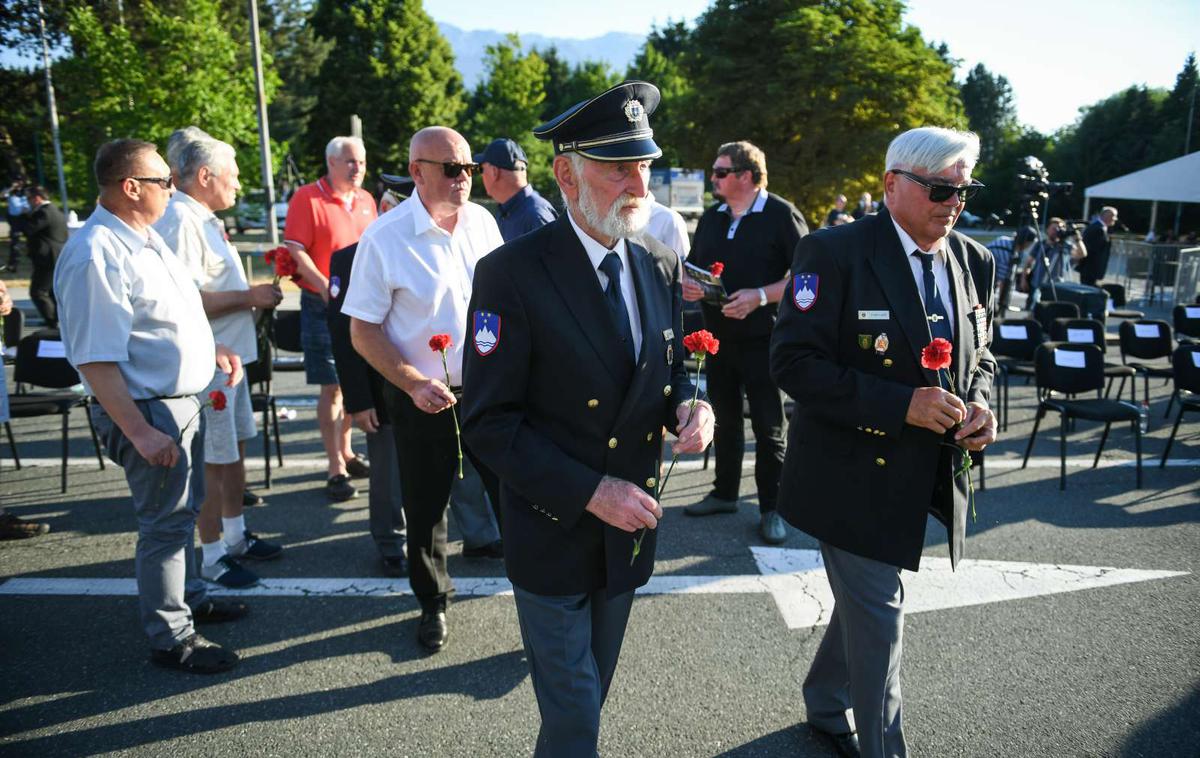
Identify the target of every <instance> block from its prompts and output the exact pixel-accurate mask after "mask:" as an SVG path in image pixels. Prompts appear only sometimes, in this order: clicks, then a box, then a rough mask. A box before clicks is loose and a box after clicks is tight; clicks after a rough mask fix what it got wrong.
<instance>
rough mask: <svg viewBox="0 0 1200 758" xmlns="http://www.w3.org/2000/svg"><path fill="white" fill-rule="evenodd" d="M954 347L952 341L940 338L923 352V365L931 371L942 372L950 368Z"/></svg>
mask: <svg viewBox="0 0 1200 758" xmlns="http://www.w3.org/2000/svg"><path fill="white" fill-rule="evenodd" d="M953 350H954V345H952V344H950V340H948V339H944V338H942V337H938V338H937V339H935V340H934V341H933V342H930V343H929V344H928V345H926V346H925V348H924V349H923V350H922V351H921V365H922V366H924V367H925V368H927V369H929V370H930V371H941V370H942V369H944V368H950V354H951V353H952V352H953Z"/></svg>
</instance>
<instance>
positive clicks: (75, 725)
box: [0, 374, 1200, 758]
mask: <svg viewBox="0 0 1200 758" xmlns="http://www.w3.org/2000/svg"><path fill="white" fill-rule="evenodd" d="M277 378H278V381H277V383H276V387H275V392H276V394H277V395H278V396H280V398H281V400H280V402H281V404H282V405H285V406H290V407H292V408H295V409H297V416H296V418H295V419H294V420H285V421H282V422H281V423H282V429H283V437H284V439H283V444H284V455H285V464H286V465H285V466H284V468H283V469H282V470H276V471H275V472H274V476H273V483H272V487H271V488H270V489H269V490H268V489H265V488H264V487H263V482H262V474H263V471H262V458H261V455H262V454H261V447H260V445H261V438H260V439H259V440H255V441H254V442H252V443H251V444H250V449H249V457H250V461H251V468H250V472H249V481H250V486H251V487H252V488H254V489H256V490H257V491H259V492H261V493H262V494H263V495H264V496H265V497H266V500H267V502H266V504H265V505H264V506H261V507H255V508H250V509H247V512H246V518H247V523H248V525H249V527H250V528H251V529H253V530H255V531H257V532H259V533H261V534H262V535H263V536H265V537H268V538H270V539H273V540H278V541H280V542H282V543H283V544H284V545H285V554H284V556H283V558H282V559H281V560H279V561H275V562H271V563H267V564H255V565H253V566H252V568H254V569H255V570H257V571H259V573H260V574H261V575H262V576H263V577H264V580H265V583H266V584H267V585H268V587H271V586H274V587H276V590H277V591H275V590H272V591H264V592H261V593H260V594H258V595H255V596H251V597H249V598H248V599H247V602H249V603H250V605H251V608H252V613H251V615H250V616H249V617H248V618H246V619H244V620H242V621H239V622H236V623H233V624H226V625H221V626H213V627H204V628H203V630H202V631H203V632H204V634H206V635H207V636H209V637H210V638H212V639H214V640H216V641H218V642H221V643H222V644H228V645H230V646H232V647H233V648H235V649H237V650H238V651H239V652H240V653H241V655H242V658H243V660H242V664H241V665H240V666H239V667H238V668H237V669H235V670H234V671H232V672H230V673H228V674H224V675H217V676H212V677H197V676H194V675H187V674H181V673H175V672H169V671H164V670H161V669H158V668H156V667H154V666H152V665H150V664H149V662H148V660H147V645H146V641H145V639H144V636H143V635H142V633H141V631H140V628H139V625H138V622H137V610H136V598H135V597H133V596H132V595H129V594H121V593H122V592H127V591H128V587H129V581H128V580H129V579H130V578H131V577H132V576H133V547H134V541H135V533H134V531H133V530H134V516H133V514H132V512H131V509H130V505H129V501H128V497H127V490H126V489H125V485H124V480H123V478H122V475H121V472H120V470H119V469H117V468H116V467H115V466H113V465H112V464H111V463H109V464H108V466H107V468H106V470H104V471H100V470H99V467H98V463H97V461H96V458H95V456H94V454H93V451H92V449H91V444H90V441H89V439H88V436H87V430H86V427H85V424H84V421H83V417H82V416H81V415H80V414H79V413H78V412H77V413H76V414H75V416H74V418H73V420H72V427H71V448H70V455H71V465H70V467H69V473H70V480H69V490H68V492H67V494H66V495H63V494H61V493H60V492H59V479H58V476H59V471H58V459H57V456H58V427H57V424H56V423H55V422H53V421H51V422H47V421H45V420H18V421H14V422H13V424H12V427H13V432H14V435H15V438H16V440H17V443H18V446H19V451H20V454H21V457H22V459H23V462H24V464H25V465H24V467H23V468H22V469H21V470H19V471H16V470H14V468H13V465H12V457H11V455H10V454H8V447H7V445H0V453H3V457H2V458H0V503H2V504H3V505H4V506H5V507H6V508H9V509H10V510H11V511H12V512H13V513H16V514H18V515H20V516H22V517H24V518H30V519H35V520H39V521H46V522H48V523H49V524H50V525H51V527H52V531H51V532H50V534H48V535H46V536H43V537H39V538H36V539H33V540H25V541H20V542H4V543H0V651H3V652H2V653H0V656H2V657H3V666H0V755H30V756H58V755H63V756H67V755H70V756H75V755H92V754H118V755H120V754H128V755H134V754H136V755H212V756H240V755H262V756H275V755H279V756H326V755H388V756H393V755H394V756H429V755H435V756H515V755H527V754H530V753H531V752H532V745H533V741H534V737H535V735H536V730H537V724H538V718H537V709H536V703H535V700H534V697H533V691H532V688H531V686H530V682H529V675H528V671H527V667H526V663H525V660H524V655H523V652H522V648H521V642H520V636H519V633H518V629H517V623H516V616H515V613H514V609H513V603H512V598H511V596H509V595H506V594H504V592H503V589H504V582H503V567H502V565H501V564H500V563H499V562H498V561H489V560H476V559H466V558H464V557H462V555H461V543H460V542H458V533H457V531H456V529H455V528H454V527H453V525H452V528H451V539H452V540H454V542H453V543H452V547H451V551H452V556H451V559H450V571H451V574H452V575H453V576H455V577H458V578H459V580H460V594H459V596H458V597H457V598H456V600H455V602H454V603H453V604H452V606H451V608H450V615H449V619H450V635H451V636H450V643H449V646H448V647H447V648H446V650H445V651H443V652H442V653H439V654H436V655H427V654H425V653H424V652H423V651H422V650H421V648H420V647H419V646H418V645H417V643H416V639H415V635H416V623H417V618H418V607H417V604H416V602H415V600H414V598H413V597H412V596H411V595H409V594H405V593H404V592H403V590H404V589H405V583H404V582H403V580H400V581H398V582H395V581H394V582H392V583H390V584H389V583H384V584H383V585H381V586H382V589H381V588H380V587H375V586H374V585H370V582H371V581H378V582H382V581H383V580H382V575H381V573H380V571H379V566H378V561H377V558H376V555H375V551H374V547H373V545H372V542H371V540H370V537H369V536H368V534H367V511H366V497H365V495H363V496H360V497H359V498H357V499H355V500H352V501H349V502H347V503H341V504H330V503H328V502H327V501H326V499H325V497H324V495H323V493H322V491H321V485H322V484H323V481H324V471H323V469H322V466H321V455H320V442H319V439H318V437H317V433H316V419H315V412H314V410H313V409H312V399H313V393H312V392H311V391H310V390H309V388H307V387H305V386H304V385H303V384H302V377H301V376H300V375H298V374H280V375H278V377H277ZM1139 392H1140V387H1139ZM1152 392H1153V398H1154V404H1153V407H1152V420H1151V430H1150V434H1149V437H1148V438H1147V440H1146V445H1145V450H1146V459H1145V465H1146V468H1145V471H1144V474H1145V481H1144V484H1143V487H1142V488H1140V489H1137V488H1135V486H1134V471H1133V468H1132V466H1131V463H1132V456H1133V452H1132V437H1131V434H1130V432H1129V430H1128V429H1114V431H1113V433H1112V435H1111V437H1110V440H1109V443H1108V446H1107V450H1106V452H1105V455H1104V458H1103V461H1102V464H1101V466H1100V467H1099V468H1097V469H1092V468H1090V464H1091V458H1090V455H1091V453H1092V452H1093V451H1094V450H1095V445H1096V442H1097V441H1098V439H1099V431H1100V430H1099V428H1098V427H1097V426H1096V425H1094V424H1088V423H1082V422H1081V423H1080V424H1078V426H1077V427H1076V429H1075V430H1074V431H1072V432H1071V434H1070V436H1069V444H1068V454H1069V457H1070V460H1071V465H1070V467H1069V477H1068V483H1067V489H1066V490H1065V491H1060V490H1059V489H1058V427H1057V423H1056V421H1057V419H1055V418H1054V417H1051V420H1050V421H1049V423H1048V425H1047V424H1043V427H1044V431H1043V432H1041V433H1040V434H1039V441H1038V444H1037V446H1036V448H1035V450H1034V456H1033V459H1032V461H1031V465H1030V467H1029V468H1027V469H1025V470H1021V469H1020V468H1019V465H1020V455H1021V453H1022V452H1023V450H1024V442H1025V440H1026V439H1027V438H1028V434H1029V430H1030V428H1031V424H1032V410H1033V394H1034V391H1033V389H1032V388H1031V387H1025V386H1020V385H1018V386H1015V387H1014V391H1013V417H1012V423H1011V425H1010V428H1009V431H1008V433H1007V435H1006V437H1005V439H1004V440H1003V441H1001V442H1000V443H998V444H997V445H996V446H995V447H994V448H992V449H991V450H990V452H989V456H988V458H987V466H986V488H985V489H981V490H980V491H979V492H978V495H977V509H978V521H977V522H976V523H973V524H969V525H968V542H967V548H966V549H967V557H968V558H969V559H972V560H979V561H1001V562H1006V564H1005V565H1010V564H1011V566H1012V567H1013V569H1012V573H1011V576H1010V577H1008V578H1005V579H1004V583H1008V584H1009V585H1011V589H1012V590H1013V592H1012V593H1011V594H1015V595H1021V596H1018V597H1012V598H1011V599H999V595H997V594H995V593H994V592H993V589H992V588H991V587H990V585H989V586H988V587H986V588H985V587H984V585H983V584H982V583H980V584H979V585H978V586H975V587H973V586H971V583H972V582H973V581H975V580H974V579H971V577H972V576H974V575H972V574H970V573H969V572H965V571H960V572H958V573H957V574H955V575H954V576H953V577H951V578H950V579H949V580H948V581H949V584H947V585H945V586H941V585H939V587H938V589H936V590H929V589H927V588H926V589H922V592H924V593H926V594H925V595H923V596H922V597H923V598H924V601H925V602H926V604H927V605H930V606H931V607H934V609H932V610H926V611H922V612H911V613H910V614H909V615H908V618H907V621H906V628H905V637H904V648H905V649H904V661H903V668H902V673H901V678H902V684H903V691H904V718H905V729H906V735H907V738H908V744H909V748H910V753H911V754H912V755H914V756H1147V757H1151V756H1153V757H1155V758H1158V757H1159V756H1189V757H1192V756H1197V755H1200V748H1198V747H1197V746H1200V624H1197V619H1200V579H1198V578H1197V571H1198V569H1200V528H1198V527H1197V524H1198V522H1200V502H1198V498H1197V490H1198V484H1200V476H1198V469H1197V461H1198V460H1200V424H1197V423H1196V419H1197V417H1192V418H1193V420H1191V421H1189V422H1186V423H1185V424H1184V426H1183V427H1182V428H1181V431H1180V435H1181V436H1180V440H1179V441H1177V443H1176V446H1175V448H1174V451H1173V454H1172V459H1173V464H1172V465H1170V466H1168V467H1167V468H1163V469H1160V468H1158V466H1157V462H1158V461H1157V456H1158V455H1159V454H1161V451H1162V449H1163V446H1164V443H1165V439H1166V436H1167V434H1168V433H1169V431H1170V425H1169V422H1168V421H1167V420H1164V419H1163V417H1162V415H1163V411H1164V409H1165V405H1166V398H1167V394H1168V392H1169V389H1168V388H1166V387H1163V386H1162V384H1161V382H1156V383H1154V386H1153V387H1152ZM357 444H358V446H359V447H360V448H362V447H365V445H363V443H362V440H361V438H359V439H358V440H357ZM752 452H753V450H752V446H751V450H750V453H751V454H752ZM749 460H750V459H748V461H747V467H746V468H745V473H744V479H743V484H742V494H743V505H742V507H741V509H740V510H739V512H738V513H736V514H732V515H721V516H713V517H708V518H701V519H693V518H688V517H685V516H684V515H683V513H682V509H683V506H684V505H686V504H688V503H690V502H693V501H694V500H697V499H699V498H700V497H702V496H703V495H704V494H705V493H706V491H707V487H708V483H709V481H710V476H711V469H708V470H704V469H703V468H702V466H703V463H702V461H701V460H700V459H699V458H689V459H686V460H685V461H684V464H683V467H682V469H681V471H679V472H677V473H676V474H674V475H673V476H672V481H671V483H670V485H669V487H668V492H667V494H666V496H665V498H664V506H665V508H666V516H665V518H664V519H663V521H662V523H661V525H660V527H659V528H660V542H659V561H658V567H657V572H656V577H655V580H654V583H652V590H653V593H654V594H643V595H641V596H639V598H638V599H637V601H636V602H635V603H634V608H633V614H632V618H631V619H630V623H629V631H628V635H627V638H626V643H625V647H624V652H623V655H622V658H621V662H620V665H619V667H618V670H617V675H616V679H615V682H614V684H613V688H612V692H611V695H610V698H609V702H608V704H607V706H606V707H605V710H604V715H603V726H602V733H601V741H600V752H601V754H602V755H605V756H664V757H665V756H681V757H682V756H784V755H789V756H827V755H832V751H831V750H830V748H829V746H828V745H826V744H825V743H824V742H822V741H821V740H820V739H818V738H815V737H814V736H813V735H812V734H810V732H809V731H808V729H807V727H806V726H804V722H805V711H804V705H803V700H802V697H801V682H802V680H803V677H804V674H805V672H806V670H807V666H808V664H809V663H810V662H811V660H812V658H813V654H814V653H815V650H816V647H817V643H818V641H819V639H820V635H821V634H822V633H823V631H824V627H823V626H820V625H819V624H818V625H812V624H807V625H805V624H800V625H796V624H795V623H794V622H793V621H791V620H789V619H790V618H791V617H790V616H788V615H787V614H786V613H785V610H784V608H785V606H786V605H787V604H788V603H804V602H807V601H808V600H809V598H805V597H800V596H798V595H797V594H796V593H794V592H792V591H791V590H789V589H788V588H789V587H790V586H791V585H788V584H786V583H784V584H771V582H772V581H774V580H773V579H770V578H769V577H765V576H764V575H765V574H768V573H770V572H769V569H768V568H767V567H766V564H765V563H764V560H763V555H764V554H763V553H756V552H755V551H753V550H752V548H759V547H761V545H762V543H761V541H760V540H759V539H758V537H757V532H756V527H757V522H758V519H757V503H756V500H755V498H754V493H753V471H752V468H751V467H750V465H749ZM376 465H379V462H376ZM977 479H978V478H977ZM978 483H979V482H978V480H977V484H978ZM356 484H358V485H359V486H360V487H365V486H366V485H365V482H356ZM781 547H782V548H784V549H785V550H787V551H797V552H794V553H793V552H779V553H772V555H775V556H783V558H784V559H789V560H790V559H791V558H789V556H791V557H792V558H795V559H796V560H798V561H801V562H802V561H803V560H805V556H811V553H810V552H806V551H811V550H814V549H815V548H816V544H815V542H814V541H813V540H811V539H810V538H808V537H807V536H805V535H803V534H800V533H797V532H794V531H792V532H791V533H790V536H789V539H788V541H787V543H786V544H784V545H783V546H781ZM946 555H947V550H946V542H945V533H944V530H943V529H942V528H941V527H940V526H939V525H937V524H936V523H934V522H930V525H929V528H928V530H927V546H926V557H927V558H928V559H930V560H928V561H927V562H926V563H927V566H928V565H933V564H935V563H937V560H938V559H944V558H945V557H946ZM1030 564H1039V565H1044V566H1047V567H1049V569H1048V570H1058V571H1060V573H1061V572H1067V573H1068V574H1072V572H1075V573H1078V575H1079V576H1080V581H1079V584H1078V585H1077V586H1070V585H1069V584H1068V586H1066V587H1063V586H1061V585H1060V586H1056V587H1054V588H1050V586H1049V585H1046V586H1045V587H1042V585H1040V584H1037V582H1036V581H1034V579H1030V577H1034V576H1035V575H1036V573H1037V570H1038V569H1037V568H1036V567H1032V568H1031V567H1030ZM1054 567H1059V568H1058V569H1055V568H1054ZM1081 567H1101V568H1098V569H1084V568H1081ZM1113 569H1136V570H1142V571H1167V572H1178V573H1175V574H1174V575H1171V576H1162V577H1159V578H1148V579H1136V578H1135V579H1121V580H1120V581H1121V582H1122V583H1116V584H1107V585H1104V584H1097V583H1102V582H1104V581H1105V577H1109V578H1111V577H1113V576H1115V575H1116V572H1113V571H1112V570H1113ZM927 572H928V570H927V571H923V572H922V574H926V573H927ZM1085 575H1086V576H1087V577H1090V578H1088V579H1087V580H1086V581H1085V580H1084V578H1083V577H1084V576H1085ZM783 578H784V579H787V578H788V576H787V575H786V572H785V575H784V577H783ZM33 579H39V580H47V581H46V582H45V583H43V584H42V585H41V586H40V589H38V588H37V587H36V586H35V585H30V584H28V581H29V580H33ZM316 579H326V580H329V581H328V582H325V583H314V582H313V581H312V580H316ZM1024 579H1029V581H1030V582H1032V584H1031V585H1030V586H1034V585H1036V587H1035V590H1036V591H1031V592H1024V591H1023V590H1019V588H1018V586H1017V585H1018V583H1019V582H1020V581H1023V580H1024ZM99 580H114V581H112V582H109V583H107V584H106V583H104V582H101V581H99ZM348 580H360V581H357V582H355V581H348ZM368 580H369V581H368ZM289 582H290V583H291V585H289V584H288V583H289ZM22 583H24V584H22ZM906 583H907V584H909V585H910V586H911V587H913V590H912V592H913V595H914V598H913V599H914V600H915V599H917V595H918V592H917V589H916V587H917V583H918V577H914V576H913V575H907V574H906ZM286 586H298V587H299V586H302V587H303V588H307V589H301V590H296V591H295V592H293V593H292V594H287V593H285V591H284V590H283V589H282V588H284V587H286ZM1022 586H1024V585H1022ZM14 587H18V588H20V587H24V588H25V589H21V590H19V591H15V592H14V591H13V588H14ZM314 587H315V588H316V589H313V588H314ZM372 587H374V589H372ZM64 588H66V589H64ZM322 588H324V589H322ZM1038 588H1041V589H1038ZM1064 590H1069V591H1064ZM59 591H67V592H73V593H84V592H90V593H99V594H50V593H52V592H59ZM1000 591H1001V592H1003V587H1002V588H1001V590H1000ZM111 593H116V594H111ZM789 593H791V594H789ZM930 593H932V594H930ZM1022 593H1023V594H1022Z"/></svg>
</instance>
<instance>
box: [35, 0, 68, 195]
mask: <svg viewBox="0 0 1200 758" xmlns="http://www.w3.org/2000/svg"><path fill="white" fill-rule="evenodd" d="M37 7H38V32H39V33H40V34H41V36H42V67H43V68H44V69H45V70H46V101H47V103H48V104H49V110H50V136H51V137H52V138H53V140H54V160H55V161H57V162H58V194H59V196H60V197H61V198H62V212H63V215H64V216H65V215H67V214H68V213H69V212H70V211H69V203H68V202H67V175H66V174H65V173H63V156H62V142H61V141H60V140H59V138H58V108H57V106H55V104H54V81H53V80H52V79H51V78H50V43H48V42H47V41H46V11H45V9H44V8H43V7H42V0H38V5H37Z"/></svg>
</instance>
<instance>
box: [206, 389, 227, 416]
mask: <svg viewBox="0 0 1200 758" xmlns="http://www.w3.org/2000/svg"><path fill="white" fill-rule="evenodd" d="M225 402H226V401H225V393H224V392H222V391H221V390H213V391H212V392H210V393H208V404H209V405H211V406H212V409H213V410H214V411H223V410H225Z"/></svg>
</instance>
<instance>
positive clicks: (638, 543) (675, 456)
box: [629, 353, 706, 566]
mask: <svg viewBox="0 0 1200 758" xmlns="http://www.w3.org/2000/svg"><path fill="white" fill-rule="evenodd" d="M705 355H706V353H700V354H699V355H698V356H696V382H695V384H694V385H693V386H694V391H693V392H692V403H691V406H690V407H689V408H688V415H687V420H685V421H684V422H683V425H684V427H685V428H686V427H687V425H688V424H690V423H692V416H693V415H695V413H696V402H697V401H698V400H699V399H700V371H701V369H703V368H704V356H705ZM678 462H679V453H672V454H671V465H670V466H668V467H667V473H666V476H664V477H663V478H662V481H661V482H659V483H658V490H656V491H655V493H654V499H655V500H657V501H659V502H660V503H661V502H662V493H663V490H665V489H666V488H667V481H668V480H669V479H670V478H671V472H672V471H674V470H675V464H676V463H678ZM645 538H646V527H644V526H643V527H642V528H641V530H640V531H639V532H638V536H637V539H636V540H634V541H633V555H632V556H631V557H630V559H629V565H630V566H632V565H633V562H634V561H636V560H637V557H638V553H640V552H642V540H644V539H645Z"/></svg>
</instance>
